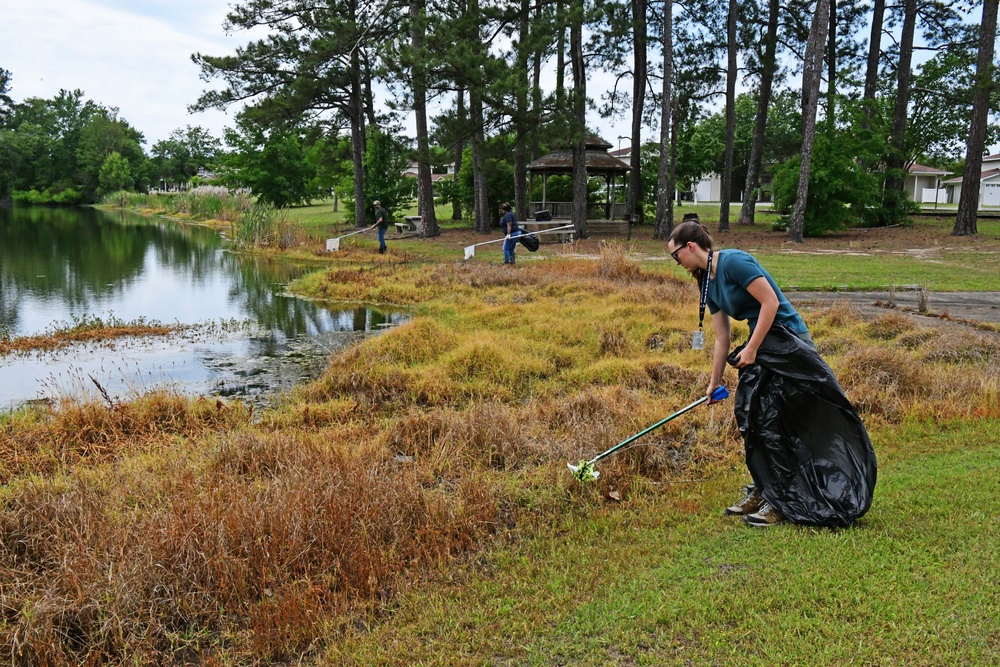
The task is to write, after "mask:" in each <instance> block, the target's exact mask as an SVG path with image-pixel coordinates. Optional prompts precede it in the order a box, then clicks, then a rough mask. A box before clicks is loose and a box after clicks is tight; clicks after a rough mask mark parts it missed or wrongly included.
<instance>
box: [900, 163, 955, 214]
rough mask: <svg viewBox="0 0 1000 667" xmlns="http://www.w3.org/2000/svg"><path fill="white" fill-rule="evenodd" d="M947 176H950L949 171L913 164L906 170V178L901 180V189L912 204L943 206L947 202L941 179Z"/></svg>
mask: <svg viewBox="0 0 1000 667" xmlns="http://www.w3.org/2000/svg"><path fill="white" fill-rule="evenodd" d="M949 174H951V172H950V171H945V170H944V169H937V168H936V167H926V166H924V165H922V164H917V163H916V162H914V163H913V164H911V165H910V167H909V169H907V173H906V178H905V179H904V180H903V189H904V190H905V191H906V193H907V194H908V195H909V196H910V200H911V201H913V202H914V203H917V204H934V203H938V204H944V203H946V202H947V191H946V190H945V189H944V188H942V187H941V183H942V181H941V179H942V178H944V177H945V176H948V175H949ZM935 199H936V200H937V201H936V202H935Z"/></svg>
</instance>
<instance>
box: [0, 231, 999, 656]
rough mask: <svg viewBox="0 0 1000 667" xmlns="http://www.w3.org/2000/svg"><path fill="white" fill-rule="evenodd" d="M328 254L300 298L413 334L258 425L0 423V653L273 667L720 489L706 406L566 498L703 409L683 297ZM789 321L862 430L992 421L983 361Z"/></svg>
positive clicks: (955, 351)
mask: <svg viewBox="0 0 1000 667" xmlns="http://www.w3.org/2000/svg"><path fill="white" fill-rule="evenodd" d="M351 252H352V251H350V249H348V252H346V253H345V254H344V257H343V258H342V259H341V260H338V262H339V266H340V267H341V268H335V269H331V270H329V271H322V272H320V273H318V274H317V275H316V276H313V277H312V278H310V279H308V280H306V281H304V282H303V283H302V284H303V285H306V286H310V287H311V289H312V293H313V294H316V295H321V296H322V295H325V296H326V298H343V297H345V296H346V295H347V294H348V293H352V294H353V295H354V296H353V297H352V298H365V299H371V300H380V299H389V300H391V299H399V301H393V302H394V303H409V304H417V306H416V308H417V312H416V314H415V316H414V318H413V319H412V320H411V321H410V322H409V323H408V324H406V325H403V326H400V327H397V328H394V329H391V330H389V331H386V332H384V333H382V334H380V335H379V336H377V337H374V338H370V339H367V340H365V341H364V342H362V343H360V344H359V345H357V346H355V347H352V348H351V349H349V350H346V351H344V352H342V353H339V354H337V355H336V356H334V357H333V358H331V360H330V365H329V367H328V368H327V370H326V372H325V373H324V374H323V376H322V377H321V378H319V379H317V380H316V381H315V382H313V383H311V384H309V385H308V386H305V387H302V388H301V389H300V390H298V391H297V392H295V393H294V394H293V395H292V396H290V397H289V398H288V399H287V400H286V401H285V402H284V403H283V404H282V405H280V406H278V407H277V408H275V409H272V410H268V411H267V412H265V413H264V414H262V415H254V414H252V413H251V411H250V410H248V409H245V408H241V407H239V406H236V405H226V404H222V403H217V402H214V401H194V402H192V401H186V400H182V399H175V398H171V397H168V396H162V395H153V396H149V397H145V398H142V399H137V400H135V401H131V402H116V401H111V400H110V399H108V400H106V401H105V402H104V403H103V404H101V403H90V404H74V403H66V404H64V405H61V406H57V407H55V408H52V409H49V410H45V409H43V410H36V411H33V412H22V413H17V414H15V415H12V416H9V417H6V418H4V419H3V420H2V421H0V465H2V466H3V467H2V469H0V474H2V475H3V480H4V481H5V482H7V483H8V484H7V486H6V487H5V488H4V489H3V491H2V493H0V582H3V584H2V588H0V614H2V615H0V627H2V628H3V630H4V632H3V633H0V654H2V655H11V656H15V662H16V663H18V664H25V665H29V664H30V665H35V664H50V665H75V664H85V663H88V662H89V663H91V664H125V663H127V662H128V663H140V664H170V663H172V662H173V663H184V662H197V661H199V660H200V661H202V662H207V663H210V662H211V661H213V660H215V661H217V663H218V664H235V663H240V664H243V663H254V662H262V663H263V662H267V661H282V660H290V659H292V658H293V657H295V656H298V655H301V654H302V653H303V652H305V651H308V650H309V649H310V647H312V646H315V645H317V644H318V643H321V642H323V641H327V640H329V638H331V637H335V636H336V635H337V633H338V632H339V631H341V630H344V629H349V628H351V627H353V623H355V622H356V621H358V619H360V618H362V617H366V616H370V615H375V614H378V613H379V612H381V611H383V610H385V609H386V608H388V607H390V606H391V604H392V602H393V600H394V599H395V596H396V595H397V594H398V592H399V591H400V590H402V589H404V588H405V587H406V586H408V585H410V584H411V583H412V582H414V581H417V580H418V579H419V578H420V577H421V576H422V575H423V574H424V573H426V572H427V571H428V570H430V569H432V568H437V567H441V566H442V565H444V564H447V563H448V562H450V561H451V560H452V559H454V558H456V557H459V556H463V555H465V554H467V553H468V552H469V551H470V550H473V549H475V548H477V547H478V546H480V545H482V544H483V541H484V540H486V539H487V538H488V537H489V536H490V535H491V534H493V533H495V532H496V531H498V530H510V529H512V528H513V527H514V526H519V525H523V524H524V523H529V524H530V522H532V521H538V522H540V523H546V522H551V519H552V517H553V516H555V515H558V513H559V512H563V511H566V510H565V506H566V505H565V503H566V498H567V495H569V497H572V498H573V499H574V506H578V505H580V504H582V505H584V506H588V505H589V504H598V503H603V502H605V501H604V500H603V497H604V496H605V495H607V494H608V493H610V492H612V491H615V492H617V493H618V494H619V496H620V497H622V498H624V499H626V500H628V499H629V498H630V497H635V498H637V499H641V497H642V496H643V494H649V493H659V492H660V491H657V490H656V489H661V490H662V489H665V488H669V487H670V485H671V484H675V483H680V482H681V481H683V480H688V479H693V478H698V477H700V476H704V475H707V474H712V471H714V470H717V469H718V467H719V466H720V465H722V466H725V467H727V468H732V467H734V466H739V465H740V462H741V458H742V446H741V444H740V440H739V434H738V432H737V430H736V428H735V424H734V419H733V416H732V411H731V405H728V404H725V403H724V404H721V405H719V406H714V407H705V408H698V409H697V410H693V411H691V412H690V413H688V414H686V415H684V417H683V418H682V419H678V420H675V421H672V422H670V423H668V424H667V425H665V426H664V427H662V428H661V429H659V430H658V431H655V432H654V433H651V434H649V435H647V436H645V437H644V438H643V439H641V440H640V441H639V442H637V443H636V444H635V445H634V446H631V447H628V448H626V449H625V450H623V451H622V452H620V453H619V454H618V455H616V456H614V457H612V458H609V459H607V460H605V461H602V463H601V464H600V465H601V472H602V475H601V478H600V480H598V482H597V483H595V484H593V485H591V486H589V487H586V488H582V487H580V486H579V485H577V484H575V483H574V482H573V481H572V480H571V479H570V478H569V476H568V475H567V474H566V468H565V464H566V463H567V462H575V461H579V460H580V459H581V458H591V457H593V456H595V455H596V454H598V453H600V452H602V451H604V450H606V449H608V448H609V447H611V446H613V445H615V444H617V443H618V442H621V441H622V440H624V439H625V438H626V437H628V436H630V435H632V434H634V433H637V432H639V431H641V430H643V429H645V428H646V427H647V426H649V425H650V424H653V423H655V422H657V421H659V420H661V419H662V418H663V417H665V416H667V415H668V414H670V413H672V412H674V411H676V410H677V409H679V408H680V407H682V406H683V405H686V404H687V403H689V402H690V401H692V400H694V399H696V398H698V397H700V396H701V395H702V394H703V392H704V390H705V387H706V386H707V382H708V371H709V364H708V359H709V358H708V356H707V354H708V353H707V352H696V351H692V350H691V349H690V341H689V336H690V332H691V331H692V330H693V329H694V328H695V327H696V317H697V300H696V298H697V297H696V295H695V293H694V287H693V284H692V283H691V281H689V280H680V279H677V278H674V277H672V276H668V275H659V274H656V273H653V272H650V271H643V270H641V269H640V268H639V267H638V266H637V265H636V264H635V263H634V262H633V261H632V260H631V259H630V258H629V256H628V252H627V251H626V250H625V249H624V248H622V247H620V246H617V247H616V246H608V247H606V248H603V249H602V252H601V257H600V258H598V259H597V260H596V261H595V260H593V259H585V260H563V259H560V258H549V259H546V261H544V262H532V263H527V262H526V263H525V264H524V265H523V266H520V265H519V266H518V267H517V268H516V269H511V268H510V267H503V266H500V265H496V264H477V263H471V264H459V263H455V264H450V265H445V264H442V265H438V266H433V267H430V266H426V265H423V266H416V265H413V266H411V265H407V264H406V263H404V262H399V261H397V260H395V259H392V260H386V261H381V260H380V261H379V262H378V263H376V264H374V265H371V264H370V266H369V267H368V268H366V269H363V270H362V269H358V268H350V266H351V264H352V262H354V261H356V258H353V259H352V255H351ZM366 254H367V255H370V252H366ZM414 295H419V297H414ZM408 299H409V300H408ZM806 317H807V320H808V322H809V324H810V328H811V330H812V332H813V334H814V337H815V339H816V341H817V344H818V346H819V348H820V350H821V351H823V353H824V354H825V355H828V360H829V362H830V364H831V366H832V367H833V368H834V369H835V370H836V371H837V373H838V376H839V378H840V380H841V382H842V384H843V386H844V388H845V391H846V392H847V394H848V396H849V397H850V398H851V399H852V400H853V401H854V402H855V404H856V405H857V406H858V408H859V409H860V411H861V414H862V416H863V418H864V419H865V420H866V421H867V422H868V423H869V424H874V423H895V422H898V421H900V420H903V419H906V418H908V417H911V416H915V417H928V416H933V417H937V416H940V417H945V418H947V417H962V416H994V417H996V416H1000V396H998V395H1000V382H998V380H997V379H996V378H997V377H1000V372H998V371H1000V367H998V366H1000V361H998V359H1000V355H998V348H997V346H996V344H995V342H993V339H991V338H989V337H986V336H980V335H978V334H968V335H966V334H964V333H963V334H962V335H954V334H950V333H948V332H941V331H933V330H924V329H922V328H920V327H918V326H914V325H912V324H911V322H910V320H908V319H905V317H903V316H900V315H898V314H895V313H890V314H888V315H886V316H883V317H881V318H878V319H877V320H874V321H871V322H869V321H866V320H865V318H864V317H863V316H861V315H860V313H858V312H857V311H855V310H853V309H851V308H850V307H849V306H847V305H846V304H837V305H835V306H833V307H831V308H829V309H825V310H822V309H821V310H815V311H810V312H808V313H806ZM745 335H746V328H745V327H744V326H736V327H734V332H733V337H734V340H740V338H741V337H744V336H745ZM710 336H711V333H710V332H709V337H710ZM707 343H708V345H706V347H709V348H710V346H711V341H707ZM727 382H728V384H729V385H730V387H733V386H735V373H734V372H732V371H729V372H728V374H727Z"/></svg>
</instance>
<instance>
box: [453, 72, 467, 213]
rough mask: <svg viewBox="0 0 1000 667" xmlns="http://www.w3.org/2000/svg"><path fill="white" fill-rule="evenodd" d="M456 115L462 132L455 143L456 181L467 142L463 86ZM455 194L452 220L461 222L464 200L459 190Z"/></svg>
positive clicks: (456, 101)
mask: <svg viewBox="0 0 1000 667" xmlns="http://www.w3.org/2000/svg"><path fill="white" fill-rule="evenodd" d="M455 115H456V116H457V117H458V126H459V128H461V131H460V132H459V133H458V135H459V138H458V139H457V140H456V141H455V170H454V171H455V173H454V175H453V176H452V178H454V179H455V180H458V172H459V171H461V170H462V155H463V154H464V152H465V142H464V141H463V140H462V139H461V137H463V136H465V126H466V122H465V89H464V88H463V87H462V85H461V84H459V86H458V90H456V91H455ZM452 190H453V192H454V194H453V195H452V199H451V219H452V220H461V219H462V200H461V199H459V197H458V188H452Z"/></svg>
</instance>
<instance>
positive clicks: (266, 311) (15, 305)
mask: <svg viewBox="0 0 1000 667" xmlns="http://www.w3.org/2000/svg"><path fill="white" fill-rule="evenodd" d="M306 270H307V269H306V268H303V267H301V266H293V265H290V264H288V263H285V262H282V261H280V260H266V259H261V258H254V257H248V256H245V255H242V254H237V253H233V252H230V251H229V250H228V249H227V242H226V240H225V239H224V238H223V237H222V236H221V235H220V233H219V232H217V231H214V230H212V229H209V228H207V227H202V226H196V225H184V224H180V223H177V222H174V221H170V220H165V219H160V218H150V217H144V216H139V215H136V214H133V213H128V212H124V211H101V210H96V209H89V208H80V209H63V208H42V207H27V208H24V207H14V208H2V207H0V337H8V338H13V337H17V336H31V335H39V334H45V333H50V332H52V331H53V330H55V329H57V328H67V327H71V326H73V324H74V323H76V322H80V321H83V320H89V319H93V318H100V319H101V320H103V321H105V322H108V321H111V320H114V321H120V322H134V321H145V322H147V323H154V322H155V323H160V324H165V325H170V326H178V327H179V329H180V330H179V332H178V333H177V334H175V335H171V336H167V337H159V336H156V337H146V338H142V339H136V338H130V339H124V340H117V341H111V342H108V341H106V342H103V343H97V344H78V345H73V346H71V347H69V348H64V349H62V350H59V351H57V352H37V353H29V354H25V355H8V356H6V357H0V411H2V410H8V409H11V408H14V407H17V406H18V405H21V404H23V403H25V402H27V401H32V400H39V399H42V400H45V399H58V398H61V397H65V396H69V397H82V396H84V395H87V396H92V395H94V392H95V391H100V390H102V389H103V390H104V391H105V392H108V393H109V395H111V396H113V397H116V398H130V397H132V396H134V395H135V394H137V393H143V392H145V391H148V390H150V389H153V388H159V387H169V388H171V389H172V390H174V391H179V392H183V393H187V394H194V395H226V396H232V395H235V396H243V397H249V398H251V399H253V400H266V398H267V397H270V396H272V395H274V394H275V393H278V392H281V391H284V390H287V389H289V388H290V387H292V386H294V385H295V384H296V383H299V382H302V381H303V380H305V379H308V378H311V377H315V376H316V375H317V374H318V373H320V372H321V371H322V369H323V367H324V366H325V364H326V359H327V357H328V356H329V354H330V353H331V352H333V351H335V350H337V349H339V348H342V347H344V346H345V345H348V344H350V343H352V342H354V341H356V340H358V338H359V337H361V336H364V335H367V334H370V333H372V332H377V331H379V330H381V329H384V328H385V327H388V326H393V325H395V324H398V323H399V322H402V321H404V320H405V319H406V317H407V315H406V314H405V313H399V312H381V311H379V310H376V309H373V308H369V307H365V306H363V305H359V306H355V307H350V308H347V307H344V308H333V309H331V308H324V307H322V306H320V305H317V304H315V303H313V302H311V301H308V300H305V299H301V298H296V297H295V296H293V295H291V294H289V293H288V292H287V289H286V288H287V285H288V283H289V282H290V281H291V280H293V279H294V278H296V277H297V276H299V275H301V274H302V273H303V272H304V271H306ZM98 385H99V387H98Z"/></svg>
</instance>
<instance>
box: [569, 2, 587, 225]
mask: <svg viewBox="0 0 1000 667" xmlns="http://www.w3.org/2000/svg"><path fill="white" fill-rule="evenodd" d="M583 10H584V0H575V1H574V3H573V5H572V10H571V11H572V17H571V19H570V47H569V48H570V60H571V61H572V65H573V120H572V127H573V225H574V227H575V228H576V234H577V237H578V238H581V239H585V238H587V72H586V64H585V63H584V61H583Z"/></svg>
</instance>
